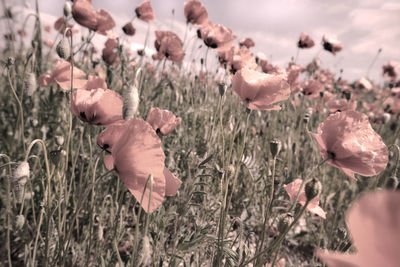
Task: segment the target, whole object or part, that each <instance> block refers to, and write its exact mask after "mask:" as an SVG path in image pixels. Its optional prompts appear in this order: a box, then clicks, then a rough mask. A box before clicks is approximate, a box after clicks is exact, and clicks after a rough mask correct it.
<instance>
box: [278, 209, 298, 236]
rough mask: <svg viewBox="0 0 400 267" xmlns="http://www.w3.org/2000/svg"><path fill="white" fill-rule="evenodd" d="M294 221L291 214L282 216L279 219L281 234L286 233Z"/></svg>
mask: <svg viewBox="0 0 400 267" xmlns="http://www.w3.org/2000/svg"><path fill="white" fill-rule="evenodd" d="M293 220H294V219H293V216H292V215H291V214H290V213H286V214H283V215H280V216H279V219H278V231H279V233H281V234H283V233H285V231H286V229H287V228H288V227H289V226H290V225H291V224H292V223H293Z"/></svg>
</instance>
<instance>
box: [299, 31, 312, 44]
mask: <svg viewBox="0 0 400 267" xmlns="http://www.w3.org/2000/svg"><path fill="white" fill-rule="evenodd" d="M314 44H315V43H314V41H313V39H311V37H310V36H309V35H307V34H305V33H304V32H302V33H301V34H300V38H299V41H298V42H297V47H298V48H311V47H313V46H314Z"/></svg>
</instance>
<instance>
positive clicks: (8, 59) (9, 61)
mask: <svg viewBox="0 0 400 267" xmlns="http://www.w3.org/2000/svg"><path fill="white" fill-rule="evenodd" d="M14 63H15V59H14V58H13V57H8V58H7V68H8V67H11V66H12V65H14Z"/></svg>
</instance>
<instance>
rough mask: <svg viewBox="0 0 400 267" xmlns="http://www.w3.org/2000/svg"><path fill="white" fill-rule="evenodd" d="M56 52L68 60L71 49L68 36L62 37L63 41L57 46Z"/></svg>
mask: <svg viewBox="0 0 400 267" xmlns="http://www.w3.org/2000/svg"><path fill="white" fill-rule="evenodd" d="M56 52H57V55H58V56H59V57H60V58H62V59H65V60H67V59H68V58H69V57H70V55H71V51H70V47H69V44H68V41H67V39H66V38H62V39H61V41H60V42H59V43H58V45H57V47H56Z"/></svg>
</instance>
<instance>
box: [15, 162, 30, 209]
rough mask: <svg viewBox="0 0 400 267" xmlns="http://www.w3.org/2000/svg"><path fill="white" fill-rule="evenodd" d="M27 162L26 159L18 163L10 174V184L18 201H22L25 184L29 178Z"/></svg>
mask: <svg viewBox="0 0 400 267" xmlns="http://www.w3.org/2000/svg"><path fill="white" fill-rule="evenodd" d="M29 174H30V171H29V164H28V162H26V161H22V162H20V163H18V166H17V167H16V168H15V169H14V171H13V175H12V176H11V184H12V187H13V191H14V194H15V198H16V200H17V202H18V203H20V202H22V197H23V192H24V188H25V184H26V182H27V181H28V179H29Z"/></svg>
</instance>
